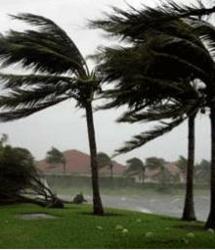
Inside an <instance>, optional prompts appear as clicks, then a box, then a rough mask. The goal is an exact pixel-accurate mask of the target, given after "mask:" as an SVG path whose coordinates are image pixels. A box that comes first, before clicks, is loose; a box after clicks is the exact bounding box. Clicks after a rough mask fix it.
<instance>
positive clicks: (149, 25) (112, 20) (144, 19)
mask: <svg viewBox="0 0 215 250" xmlns="http://www.w3.org/2000/svg"><path fill="white" fill-rule="evenodd" d="M214 12H215V7H212V8H205V7H203V6H194V5H190V6H188V5H183V4H180V5H179V4H177V3H175V2H172V1H167V2H166V3H163V4H161V5H160V6H158V7H157V8H152V7H148V6H143V7H142V9H140V10H139V9H135V8H134V7H131V6H130V8H129V9H128V10H122V9H119V8H116V7H113V14H106V19H103V20H97V21H92V22H91V23H90V27H93V28H100V29H103V30H105V31H106V32H108V33H110V34H111V35H116V36H120V37H123V38H127V37H130V38H131V39H134V40H135V39H138V38H140V37H141V34H142V33H144V32H145V31H147V30H149V29H154V30H156V29H157V28H158V27H160V25H163V24H164V25H166V24H168V23H173V21H174V20H177V19H179V18H186V17H195V18H196V19H197V18H199V17H201V16H205V15H210V14H212V13H214Z"/></svg>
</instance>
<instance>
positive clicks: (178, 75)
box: [93, 3, 215, 227]
mask: <svg viewBox="0 0 215 250" xmlns="http://www.w3.org/2000/svg"><path fill="white" fill-rule="evenodd" d="M114 11H115V14H113V15H109V16H108V18H107V19H106V20H99V21H95V22H93V26H94V27H95V26H96V27H99V28H102V29H103V30H105V31H107V32H109V33H111V34H112V35H115V36H120V37H121V38H123V39H124V40H126V41H128V42H130V44H131V46H135V49H137V48H138V49H139V48H140V47H141V46H145V48H144V51H143V52H142V55H140V53H139V54H138V57H136V59H137V60H136V61H133V60H132V59H131V58H132V57H133V56H134V54H133V53H130V60H127V61H125V64H122V60H121V58H120V57H119V53H118V52H116V51H119V49H118V50H117V49H106V50H105V52H103V53H102V54H103V59H104V58H105V60H106V62H105V63H103V64H101V69H102V71H103V72H105V75H106V80H108V81H109V82H112V81H113V80H114V81H116V80H117V84H115V86H116V88H115V89H114V90H113V91H112V93H111V92H110V91H109V95H110V96H112V97H114V98H113V99H114V100H113V101H112V102H110V103H109V104H108V105H107V106H106V107H116V106H120V105H122V104H125V103H128V104H129V105H130V106H131V105H133V104H134V103H135V111H136V109H139V107H141V109H143V108H146V107H147V106H150V105H154V103H153V102H152V101H151V98H152V100H153V101H155V100H156V97H157V98H158V99H159V95H160V100H161V99H166V98H168V100H169V98H170V97H172V98H174V99H175V93H173V95H174V96H172V94H171V95H167V93H168V88H167V83H168V84H171V85H172V87H174V88H175V87H177V85H178V84H175V83H176V82H178V81H179V80H180V81H181V80H182V82H184V83H185V82H188V83H190V82H191V81H192V80H195V79H200V80H201V81H202V82H204V83H205V85H206V86H205V88H204V91H201V97H204V98H205V97H206V98H205V99H204V100H206V101H204V105H208V106H209V107H210V109H211V114H212V116H211V117H213V112H214V111H213V105H212V103H211V101H212V100H213V97H212V96H214V94H215V93H214V87H213V86H214V84H213V81H212V79H213V78H214V77H213V75H214V73H213V72H214V62H213V60H212V54H211V53H210V51H209V50H208V49H207V47H205V45H204V44H203V42H202V40H203V39H202V38H203V36H204V38H205V36H206V37H207V38H209V39H207V40H209V41H210V42H209V43H208V44H209V46H211V47H213V46H214V43H213V40H214V37H213V33H214V31H213V29H209V27H208V26H209V24H208V23H207V24H206V22H204V21H202V20H200V19H199V17H200V16H201V15H205V14H206V15H208V14H209V13H213V12H214V11H215V8H211V9H206V8H201V9H200V8H195V7H186V6H182V7H180V6H178V5H176V4H174V3H172V4H168V5H163V6H161V7H159V8H156V9H153V8H147V9H142V10H135V9H134V8H131V9H130V11H123V10H120V9H117V8H115V9H114ZM190 16H192V18H190ZM182 18H183V19H182ZM185 18H186V19H185ZM176 26H177V30H176V29H175V27H176ZM161 36H162V39H163V41H162V43H161V46H160V44H159V42H158V40H159V39H158V38H159V37H161ZM153 40H154V41H153ZM204 41H205V40H204ZM153 42H154V44H153ZM207 42H208V41H207ZM151 45H152V46H151ZM172 45H173V46H172ZM159 46H160V47H162V46H163V49H162V50H160V49H158V50H157V48H159ZM129 49H130V48H129ZM129 49H127V48H123V49H121V50H122V53H121V54H124V51H125V50H129ZM110 53H112V55H111V56H110ZM114 53H115V55H116V56H115V59H113V54H114ZM117 53H118V54H117ZM104 55H105V56H104ZM100 58H101V57H100ZM143 59H144V61H143ZM114 60H115V62H116V63H115V68H114V69H113V67H112V66H111V64H110V63H107V62H110V61H112V62H113V61H114ZM119 62H120V63H119ZM138 63H139V65H138ZM134 65H135V67H134ZM157 65H160V71H159V73H157V72H156V70H157V69H158V70H159V67H157ZM119 68H120V71H119ZM170 68H171V70H169V69H170ZM104 69H105V70H104ZM156 74H157V75H156ZM130 75H133V76H132V78H131V77H130ZM134 76H135V77H134ZM137 78H138V79H139V81H137ZM158 78H159V80H158ZM160 80H162V82H161V81H160ZM167 80H168V81H167ZM141 81H142V82H141ZM158 82H159V84H158ZM171 82H172V83H171ZM155 83H156V85H155ZM182 84H183V83H182ZM155 86H156V89H155ZM184 86H185V85H184ZM141 87H142V88H141ZM153 88H154V91H153ZM149 89H151V92H149ZM141 90H142V92H141ZM172 90H173V91H174V89H173V88H172ZM143 91H145V92H144V93H143ZM123 92H124V93H123ZM122 93H123V94H122ZM163 94H164V96H163V97H162V95H163ZM129 95H130V96H131V95H132V97H131V98H130V97H129ZM147 95H148V99H147ZM138 98H139V99H138ZM182 99H183V98H182ZM191 99H192V98H191ZM200 99H203V98H200ZM146 100H147V101H146ZM175 100H177V101H178V99H177V98H176V99H175ZM170 103H171V102H170ZM159 104H162V105H163V103H162V102H160V103H159ZM138 105H139V107H138ZM188 105H189V106H190V104H188ZM201 105H202V104H201ZM191 106H193V108H191V110H192V112H191V113H190V112H189V113H186V112H185V113H184V114H186V115H188V114H189V116H187V117H192V116H193V118H194V117H195V112H196V111H197V110H198V108H199V107H200V106H199V107H198V106H196V105H195V104H194V105H191ZM183 116H184V115H181V116H180V119H183ZM212 120H213V119H212ZM176 121H177V120H176ZM176 121H175V123H174V125H178V124H177V123H176ZM190 121H191V120H190ZM192 123H193V124H194V122H192ZM192 123H190V126H191V125H192ZM170 124H171V123H170ZM170 124H169V125H170ZM172 125H173V124H171V125H170V126H167V127H166V129H162V128H159V129H158V130H156V131H154V132H156V133H154V135H155V136H154V138H155V137H156V134H157V132H158V131H159V134H160V135H161V134H163V132H165V130H166V131H169V130H170V129H171V128H173V126H172ZM213 125H214V124H212V127H213ZM212 131H213V129H212ZM146 136H148V137H149V136H151V138H152V137H153V136H152V134H151V135H149V134H147V133H145V134H144V136H142V135H138V136H136V137H135V140H133V141H131V142H130V143H129V145H128V147H127V148H128V149H129V150H130V149H132V147H133V145H134V144H135V145H138V146H140V145H142V144H141V143H140V142H141V141H145V137H146ZM190 136H192V137H193V135H190ZM212 137H213V136H212ZM214 140H215V138H214ZM137 141H138V142H139V143H137ZM212 148H214V146H213V143H212ZM190 149H191V151H193V150H192V147H191V148H190ZM214 155H215V149H214ZM191 158H193V157H191ZM212 158H213V157H212ZM189 162H190V163H191V161H189ZM213 165H215V159H214V163H213V161H212V172H213ZM214 172H215V171H214ZM213 175H214V174H213V173H212V178H211V179H212V180H213V179H214V178H215V175H214V177H213ZM189 179H190V178H189ZM211 182H214V181H211ZM213 189H214V188H213V185H211V199H212V200H213V201H212V200H211V204H214V205H215V200H214V198H215V197H214V198H213V196H214V195H215V190H213ZM214 205H213V206H214ZM212 211H214V209H212V207H211V211H210V216H209V219H208V223H207V225H206V227H215V215H214V214H213V213H214V212H212Z"/></svg>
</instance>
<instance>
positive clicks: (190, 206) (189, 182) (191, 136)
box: [182, 114, 196, 221]
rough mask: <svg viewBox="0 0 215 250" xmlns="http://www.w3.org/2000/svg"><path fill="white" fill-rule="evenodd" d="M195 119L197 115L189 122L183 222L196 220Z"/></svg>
mask: <svg viewBox="0 0 215 250" xmlns="http://www.w3.org/2000/svg"><path fill="white" fill-rule="evenodd" d="M195 117H196V114H194V115H192V116H190V117H189V120H188V161H187V176H186V194H185V203H184V211H183V215H182V220H186V221H193V220H196V216H195V210H194V201H193V170H194V157H195V156H194V155H195Z"/></svg>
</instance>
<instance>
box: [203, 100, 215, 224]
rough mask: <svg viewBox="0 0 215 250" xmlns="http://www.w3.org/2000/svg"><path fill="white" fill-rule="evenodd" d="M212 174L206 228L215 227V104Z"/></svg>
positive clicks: (212, 127) (212, 115) (212, 133)
mask: <svg viewBox="0 0 215 250" xmlns="http://www.w3.org/2000/svg"><path fill="white" fill-rule="evenodd" d="M210 119H211V176H210V186H211V188H210V190H211V197H210V211H209V216H208V219H207V222H206V224H205V227H206V228H213V229H215V105H214V104H212V107H211V114H210Z"/></svg>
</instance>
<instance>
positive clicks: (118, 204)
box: [62, 194, 209, 221]
mask: <svg viewBox="0 0 215 250" xmlns="http://www.w3.org/2000/svg"><path fill="white" fill-rule="evenodd" d="M62 197H63V198H64V199H71V198H72V197H71V196H68V195H63V196H62ZM86 199H87V200H88V201H89V202H91V200H92V197H91V196H89V195H88V196H86ZM102 201H103V204H104V206H105V207H112V208H120V209H129V210H134V211H140V212H144V213H151V214H160V215H169V216H173V217H181V215H182V210H183V204H184V197H183V196H182V195H175V196H174V195H166V194H159V195H158V194H152V195H151V196H149V195H147V197H144V195H143V196H138V195H136V196H134V197H133V196H120V195H114V196H111V195H102ZM194 201H195V212H196V216H197V219H198V220H200V221H205V220H206V219H207V216H208V212H209V197H207V196H204V195H195V199H194Z"/></svg>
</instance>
